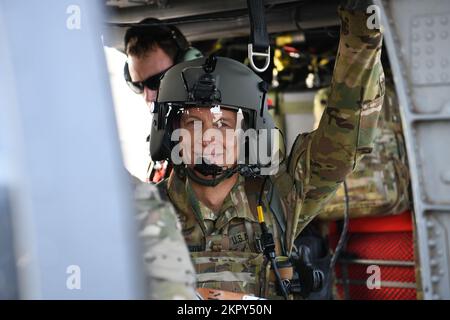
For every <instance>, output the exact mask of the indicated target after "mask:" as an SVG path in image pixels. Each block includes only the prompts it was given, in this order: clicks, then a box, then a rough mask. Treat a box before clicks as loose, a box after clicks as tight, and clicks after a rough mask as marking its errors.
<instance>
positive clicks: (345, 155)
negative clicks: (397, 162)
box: [163, 9, 384, 296]
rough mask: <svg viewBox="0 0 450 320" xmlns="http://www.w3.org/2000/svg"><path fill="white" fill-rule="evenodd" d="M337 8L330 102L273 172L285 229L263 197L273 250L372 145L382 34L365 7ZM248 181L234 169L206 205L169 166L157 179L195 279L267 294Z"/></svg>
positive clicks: (380, 90)
mask: <svg viewBox="0 0 450 320" xmlns="http://www.w3.org/2000/svg"><path fill="white" fill-rule="evenodd" d="M339 14H340V17H341V22H342V27H341V36H340V45H339V50H338V54H337V59H336V65H335V69H334V73H333V80H332V86H331V92H330V98H329V104H328V106H327V108H326V110H325V112H324V115H323V117H322V119H321V121H320V125H319V127H318V129H317V130H315V131H313V132H310V133H307V134H302V135H299V136H298V138H297V139H296V141H295V143H294V145H293V147H292V151H291V153H290V155H289V157H288V158H287V160H286V161H285V162H284V163H283V165H282V166H280V169H279V171H278V173H277V174H276V175H275V176H272V177H271V180H272V182H273V185H275V187H276V190H278V191H277V192H278V195H276V196H275V197H278V198H279V200H280V201H281V204H280V206H281V207H282V208H283V212H284V220H285V221H286V223H285V227H286V229H285V230H284V232H281V231H280V229H279V228H278V227H275V226H277V224H276V223H273V222H272V221H274V217H273V216H272V215H270V214H268V212H270V211H269V210H268V208H267V194H266V196H265V197H264V198H265V199H266V200H265V203H266V209H265V212H266V220H268V221H267V222H268V224H269V225H270V226H271V228H272V232H273V235H274V237H275V238H276V239H278V243H277V251H278V253H279V254H283V252H282V250H281V248H280V246H281V244H280V243H281V241H282V240H283V239H284V240H285V241H284V244H285V248H286V251H285V252H284V254H286V255H289V253H290V252H291V250H292V249H293V241H294V239H295V238H296V237H297V236H298V234H299V233H300V232H301V231H302V230H303V228H304V227H305V226H306V225H307V224H308V223H309V222H310V221H311V220H312V219H313V218H314V217H315V216H316V215H317V214H318V213H319V212H320V209H321V208H322V207H323V205H324V204H325V203H326V202H327V201H328V200H329V199H330V198H331V197H332V196H333V194H334V193H335V191H336V189H337V188H338V187H339V185H340V184H341V183H342V181H343V180H344V178H345V177H346V176H347V175H348V174H349V173H350V172H351V171H352V170H353V169H354V168H355V165H356V163H357V161H358V160H359V159H360V158H361V157H362V155H364V154H366V153H370V152H371V150H372V141H373V136H374V134H375V129H376V126H377V120H378V116H379V113H380V111H381V107H382V101H383V95H384V74H383V69H382V65H381V62H380V55H381V45H382V34H381V32H380V30H375V29H374V30H369V29H368V28H367V27H366V20H367V16H366V14H365V13H357V12H353V13H352V12H347V11H344V10H343V9H340V11H339ZM243 94H245V93H243ZM251 185H252V183H247V182H246V181H245V179H244V178H242V177H240V178H239V180H238V182H237V183H236V185H235V186H234V187H233V188H232V190H231V192H230V193H229V194H228V195H227V197H226V199H225V201H224V203H223V206H222V208H221V210H220V211H219V212H212V211H211V210H210V209H209V208H208V207H206V206H205V205H203V204H202V203H201V202H199V201H198V200H197V199H196V197H195V195H194V193H193V191H192V189H191V186H190V183H189V180H188V179H182V178H180V177H178V176H177V175H176V174H174V173H172V175H171V177H170V178H169V179H168V180H165V181H163V187H164V188H165V189H166V190H167V194H168V197H169V198H170V200H171V201H172V203H173V204H174V205H175V208H176V210H177V211H178V214H179V217H180V220H181V223H182V228H183V235H184V237H185V239H186V242H187V244H188V246H189V248H190V251H191V257H192V259H193V263H194V266H195V268H196V272H197V285H198V286H199V287H209V288H211V287H212V288H218V289H219V288H220V289H223V290H230V291H235V292H246V293H253V294H255V295H258V296H272V294H271V292H272V291H271V290H272V289H271V288H273V284H271V282H270V281H269V280H268V277H269V271H268V266H266V265H265V264H264V257H263V255H262V254H261V253H260V251H259V250H258V248H257V243H258V241H257V240H258V235H259V233H260V226H259V225H258V223H257V213H256V209H255V205H254V202H255V195H256V194H257V193H258V192H259V191H256V193H255V192H254V191H253V192H252V191H251V190H249V189H251V188H249V187H248V186H251ZM252 203H253V204H252ZM282 234H285V237H283V236H281V235H282Z"/></svg>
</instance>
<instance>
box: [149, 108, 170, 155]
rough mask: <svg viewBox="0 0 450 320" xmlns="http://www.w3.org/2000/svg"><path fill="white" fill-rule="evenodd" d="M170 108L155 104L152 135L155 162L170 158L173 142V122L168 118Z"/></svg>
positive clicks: (151, 150)
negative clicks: (171, 138) (171, 137)
mask: <svg viewBox="0 0 450 320" xmlns="http://www.w3.org/2000/svg"><path fill="white" fill-rule="evenodd" d="M167 112H168V106H167V105H166V104H158V103H156V102H155V110H154V113H153V119H152V128H151V133H150V156H151V158H152V160H153V161H161V160H165V159H168V158H169V157H170V150H171V145H170V144H171V140H170V132H172V130H171V128H170V127H171V126H172V121H171V119H170V116H169V118H168V119H167V118H166V114H167Z"/></svg>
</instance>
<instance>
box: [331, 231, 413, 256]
mask: <svg viewBox="0 0 450 320" xmlns="http://www.w3.org/2000/svg"><path fill="white" fill-rule="evenodd" d="M338 236H339V235H333V236H331V237H330V242H331V245H332V248H334V247H335V246H336V242H337V239H336V238H337V237H338ZM345 252H348V253H350V254H351V255H355V256H356V257H358V258H361V259H362V258H364V259H380V260H402V261H412V260H413V259H414V250H413V238H412V233H411V232H387V233H353V234H348V241H347V246H346V248H345Z"/></svg>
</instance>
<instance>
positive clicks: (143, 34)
mask: <svg viewBox="0 0 450 320" xmlns="http://www.w3.org/2000/svg"><path fill="white" fill-rule="evenodd" d="M124 40H125V41H124V42H125V53H126V55H127V57H128V59H127V62H126V63H125V67H124V77H125V81H126V82H127V84H128V86H129V87H130V88H131V89H132V90H133V91H134V92H135V93H137V94H142V95H143V97H144V99H145V102H146V103H147V105H148V106H149V108H150V109H152V108H153V103H154V102H155V100H156V95H157V90H158V87H159V82H160V79H161V76H162V75H163V74H164V72H166V71H167V70H168V69H169V68H170V67H172V66H173V65H174V64H177V63H179V62H183V61H188V60H192V59H196V58H199V57H202V54H201V52H200V51H198V50H197V49H195V48H193V47H191V46H190V44H189V42H188V41H187V39H186V38H185V37H184V36H183V34H182V33H181V32H180V30H179V29H178V28H177V27H175V26H171V25H165V24H163V22H161V21H160V20H158V19H155V18H146V19H144V20H142V21H140V22H139V23H138V24H137V25H135V26H133V27H131V28H129V29H128V30H127V31H126V33H125V39H124Z"/></svg>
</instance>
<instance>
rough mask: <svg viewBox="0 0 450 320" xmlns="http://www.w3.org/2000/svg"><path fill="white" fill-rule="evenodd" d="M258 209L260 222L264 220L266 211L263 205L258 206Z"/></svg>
mask: <svg viewBox="0 0 450 320" xmlns="http://www.w3.org/2000/svg"><path fill="white" fill-rule="evenodd" d="M256 210H257V211H258V221H259V223H263V222H264V212H263V208H262V206H257V207H256Z"/></svg>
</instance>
